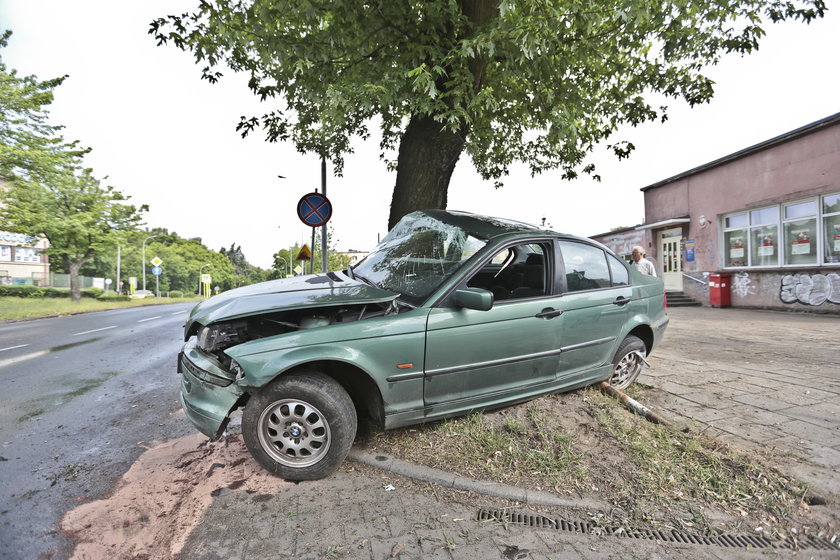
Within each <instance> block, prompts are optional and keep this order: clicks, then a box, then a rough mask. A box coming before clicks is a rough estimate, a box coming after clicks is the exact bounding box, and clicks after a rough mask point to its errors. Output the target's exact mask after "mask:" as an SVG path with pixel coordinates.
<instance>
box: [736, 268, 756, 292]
mask: <svg viewBox="0 0 840 560" xmlns="http://www.w3.org/2000/svg"><path fill="white" fill-rule="evenodd" d="M750 284H752V280H750V273H749V272H739V273H738V274H736V275H735V277H734V278H733V279H732V289H733V290H735V293H736V294H738V295H739V296H741V297H746V296H748V295H750V294H754V293H755V288H753V287H752V286H750Z"/></svg>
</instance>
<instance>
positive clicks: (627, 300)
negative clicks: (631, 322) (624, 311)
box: [613, 296, 630, 307]
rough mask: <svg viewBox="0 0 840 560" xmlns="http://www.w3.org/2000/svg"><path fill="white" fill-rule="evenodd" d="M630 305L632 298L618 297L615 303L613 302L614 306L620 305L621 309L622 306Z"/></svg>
mask: <svg viewBox="0 0 840 560" xmlns="http://www.w3.org/2000/svg"><path fill="white" fill-rule="evenodd" d="M628 303H630V298H626V297H624V296H618V297H617V298H615V301H614V302H613V305H618V306H619V307H620V306H622V305H627V304H628Z"/></svg>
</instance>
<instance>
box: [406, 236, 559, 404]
mask: <svg viewBox="0 0 840 560" xmlns="http://www.w3.org/2000/svg"><path fill="white" fill-rule="evenodd" d="M554 271H555V262H554V251H553V246H552V243H551V241H550V240H535V241H531V242H528V243H520V244H514V245H511V246H508V247H505V248H503V249H502V250H501V251H499V252H497V253H496V254H495V255H494V257H493V258H492V259H489V260H488V261H487V262H486V263H485V264H484V265H483V266H482V267H480V269H479V270H478V271H477V272H475V273H474V274H472V275H471V276H470V277H469V278H467V279H465V280H464V281H463V282H462V283H461V285H460V287H472V288H482V289H486V290H489V291H492V292H493V293H494V294H496V299H495V301H494V303H493V306H492V308H491V309H489V310H487V311H479V310H474V309H464V308H459V307H456V306H455V305H454V303H453V302H454V299H453V298H448V299H447V300H444V303H443V304H442V305H440V306H438V307H436V308H434V309H432V311H431V313H430V314H429V319H428V326H427V333H426V360H425V364H426V369H425V377H424V379H425V383H424V394H423V396H424V400H425V403H426V405H427V406H429V405H439V404H443V403H449V405H450V406H448V407H447V408H449V409H451V411H453V412H454V411H457V410H459V409H461V408H463V409H468V408H472V407H475V406H479V405H486V404H488V403H492V402H494V401H501V400H505V398H510V394H511V393H515V392H517V391H521V390H523V388H527V387H536V386H539V385H540V384H545V383H548V382H553V381H554V379H555V372H556V369H557V361H558V353H559V348H560V337H561V328H560V326H559V322H558V321H557V320H556V319H557V318H558V315H559V314H558V313H555V309H554V308H555V306H556V305H557V303H558V300H559V297H558V296H554V295H552V292H553V288H554V276H555V273H554ZM506 395H507V397H506Z"/></svg>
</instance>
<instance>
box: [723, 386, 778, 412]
mask: <svg viewBox="0 0 840 560" xmlns="http://www.w3.org/2000/svg"><path fill="white" fill-rule="evenodd" d="M732 400H734V401H736V402H739V403H741V404H748V405H752V406H754V407H756V408H761V409H764V410H772V411H777V410H784V409H787V408H791V407H792V406H793V405H792V404H790V403H789V402H786V401H783V400H781V399H777V398H774V397H772V396H770V395H768V394H767V392H765V391H762V390H761V388H760V387H756V392H755V393H750V394H746V395H738V396H736V397H732Z"/></svg>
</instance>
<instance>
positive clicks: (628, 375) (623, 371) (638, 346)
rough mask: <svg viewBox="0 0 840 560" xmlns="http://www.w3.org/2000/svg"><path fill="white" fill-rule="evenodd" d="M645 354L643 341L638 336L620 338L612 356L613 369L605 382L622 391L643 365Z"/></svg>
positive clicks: (637, 375)
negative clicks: (616, 349)
mask: <svg viewBox="0 0 840 560" xmlns="http://www.w3.org/2000/svg"><path fill="white" fill-rule="evenodd" d="M640 353H641V356H640V355H639V354H640ZM645 354H646V352H645V343H644V342H642V341H641V339H639V338H638V337H635V336H633V335H630V336H628V337H627V338H625V339H624V340H622V341H621V345H619V347H618V351H617V352H616V353H615V357H614V358H613V369H612V373H611V374H610V378H609V379H608V380H607V383H609V384H610V385H612V386H613V387H615V388H616V389H619V390H622V391H623V390H624V389H626V388H628V387H629V386H630V385H632V384H633V382H635V381H636V378H637V377H639V374H640V373H641V372H642V368H643V367H644V366H645V362H644V360H643V359H642V357H643V356H645Z"/></svg>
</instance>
